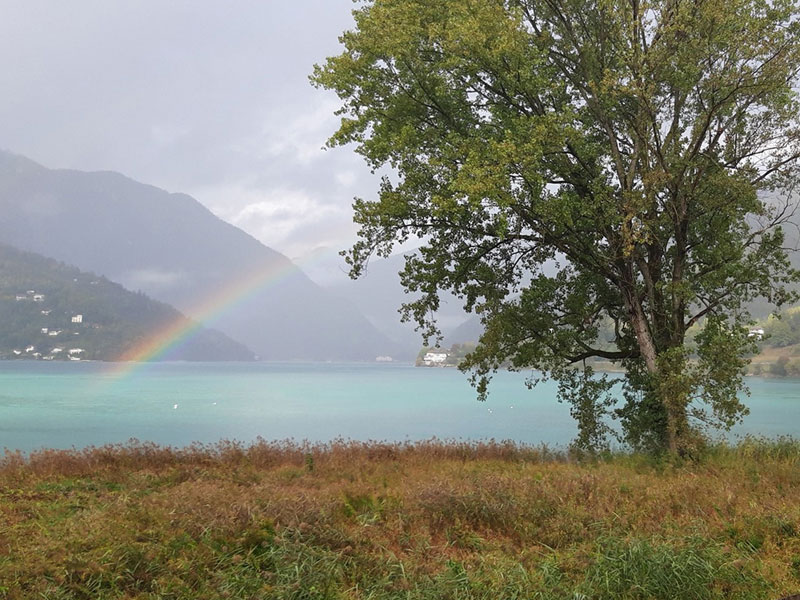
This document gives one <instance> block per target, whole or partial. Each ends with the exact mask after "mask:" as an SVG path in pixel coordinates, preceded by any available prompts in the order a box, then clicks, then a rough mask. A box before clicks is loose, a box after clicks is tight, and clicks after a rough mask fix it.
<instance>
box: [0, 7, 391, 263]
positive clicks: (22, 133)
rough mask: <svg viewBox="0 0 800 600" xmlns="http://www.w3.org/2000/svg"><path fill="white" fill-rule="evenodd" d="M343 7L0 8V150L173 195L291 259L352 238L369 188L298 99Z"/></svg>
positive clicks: (326, 97) (330, 47)
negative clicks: (355, 203)
mask: <svg viewBox="0 0 800 600" xmlns="http://www.w3.org/2000/svg"><path fill="white" fill-rule="evenodd" d="M353 6H354V5H353V3H352V2H351V1H350V0H294V1H289V2H285V1H284V2H277V1H274V0H257V1H256V0H252V1H248V0H236V1H229V2H222V1H221V0H220V1H210V0H191V1H176V0H168V1H165V0H119V1H116V0H74V1H70V2H64V1H63V0H49V1H40V0H2V2H0V53H1V54H0V55H2V56H3V57H4V60H3V67H2V69H0V91H1V92H2V93H0V148H3V149H6V150H9V151H12V152H15V153H18V154H22V155H25V156H28V157H29V158H32V159H33V160H36V161H37V162H40V163H42V164H44V165H45V166H47V167H52V168H74V169H81V170H113V171H119V172H121V173H123V174H125V175H128V176H130V177H132V178H134V179H137V180H139V181H142V182H145V183H150V184H153V185H156V186H158V187H161V188H164V189H167V190H169V191H173V192H186V193H189V194H191V195H192V196H194V197H195V198H197V199H198V200H199V201H200V202H202V203H203V204H205V205H206V206H207V207H208V208H210V209H211V210H212V211H213V212H214V213H216V214H217V215H219V216H220V217H222V218H223V219H225V220H227V221H230V222H231V223H234V224H236V225H238V226H240V227H242V228H243V229H245V230H246V231H248V232H249V233H251V234H252V235H254V236H255V237H257V238H258V239H259V240H261V241H262V242H264V243H265V244H267V245H268V246H271V247H273V248H275V249H277V250H279V251H281V252H284V253H285V254H287V255H289V256H290V257H299V256H303V255H305V254H307V253H308V252H310V251H311V250H313V249H315V248H317V247H319V246H329V247H334V248H337V249H338V248H342V247H345V246H347V245H348V244H349V243H350V242H352V240H353V239H354V236H355V227H354V226H353V225H352V222H351V208H350V204H351V202H352V198H353V196H354V195H360V196H370V195H372V194H373V193H374V191H375V189H376V187H377V182H376V180H375V177H374V176H372V175H371V174H370V173H369V170H368V168H367V167H366V166H365V165H364V164H363V162H362V161H361V159H360V158H359V157H358V156H356V155H355V153H354V152H353V149H352V148H344V149H341V148H340V149H334V150H327V151H324V150H322V149H321V148H322V146H323V145H324V142H325V140H326V139H327V138H328V136H329V135H330V134H331V133H332V132H333V131H334V130H335V128H336V125H337V118H336V117H335V116H334V115H333V111H334V110H335V109H336V108H337V106H338V100H337V98H336V97H335V96H334V95H332V94H330V93H329V92H325V91H321V90H317V89H315V88H313V87H312V86H311V85H310V84H309V83H308V75H309V74H310V73H311V71H312V68H313V64H314V63H315V62H322V61H323V60H324V58H325V57H326V56H328V55H331V54H336V53H338V52H339V51H340V50H339V43H338V39H337V38H338V36H339V34H340V33H341V32H342V31H343V30H345V29H347V28H349V27H351V26H352V17H351V14H350V11H351V10H352V8H353Z"/></svg>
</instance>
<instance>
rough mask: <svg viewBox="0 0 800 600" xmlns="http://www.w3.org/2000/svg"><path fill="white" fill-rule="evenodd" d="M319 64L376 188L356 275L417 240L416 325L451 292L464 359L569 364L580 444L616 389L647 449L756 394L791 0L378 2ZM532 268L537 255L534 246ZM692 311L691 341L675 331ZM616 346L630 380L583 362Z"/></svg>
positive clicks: (684, 327)
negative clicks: (467, 326)
mask: <svg viewBox="0 0 800 600" xmlns="http://www.w3.org/2000/svg"><path fill="white" fill-rule="evenodd" d="M354 15H355V22H356V25H355V28H354V29H353V30H352V31H348V32H345V33H344V34H343V36H342V37H341V41H342V43H343V45H344V52H343V53H342V54H341V55H339V56H335V57H332V58H329V59H328V60H327V62H326V63H325V64H324V65H322V66H318V67H317V68H316V70H315V73H314V75H313V77H312V79H313V81H314V82H315V84H317V85H319V86H321V87H324V88H328V89H332V90H335V91H336V92H337V93H338V95H339V97H340V98H341V99H342V101H343V106H342V108H341V110H340V111H339V114H340V115H341V117H342V118H341V127H340V128H339V130H338V131H337V132H336V133H335V134H334V135H333V137H332V138H331V141H330V143H331V144H332V145H338V144H348V143H351V142H355V144H356V145H357V151H358V152H359V153H360V154H362V155H363V156H364V157H365V158H366V160H367V162H368V163H369V164H370V165H371V166H372V167H373V168H375V169H378V168H381V167H385V166H388V167H389V169H388V171H387V172H390V173H391V175H390V176H387V177H385V178H384V179H383V182H382V184H381V186H380V190H379V195H378V198H377V199H375V200H361V199H357V200H356V202H355V204H354V208H355V219H356V221H357V223H359V224H360V226H361V229H360V240H359V241H358V242H357V243H356V244H355V246H354V247H353V248H352V249H351V250H350V252H349V255H348V257H349V261H350V262H351V264H352V274H353V275H354V276H357V275H358V274H360V273H361V272H362V271H363V269H364V267H365V265H366V263H367V261H368V260H369V258H370V256H371V255H373V254H374V253H377V254H379V255H388V254H389V253H390V252H391V250H392V248H393V246H394V244H396V243H397V242H403V241H406V240H407V239H409V237H411V236H418V237H419V238H420V239H421V240H422V241H423V246H422V248H421V249H420V251H419V253H418V254H417V255H416V256H415V257H412V258H410V259H409V260H408V261H407V264H406V268H405V270H404V271H403V273H402V274H401V275H402V281H403V284H404V285H405V287H406V288H407V289H408V290H409V291H411V292H416V293H417V294H418V300H416V301H414V302H411V303H409V304H408V305H406V306H405V310H406V313H407V315H409V316H411V317H413V318H415V319H416V320H417V321H418V322H419V323H420V325H421V326H422V327H423V328H424V331H425V333H427V334H431V335H436V333H437V330H436V326H435V322H434V321H433V320H432V318H431V315H434V314H435V311H436V309H437V307H438V298H439V292H440V291H441V290H451V291H453V292H454V293H456V294H457V295H459V296H460V297H462V298H463V299H464V301H465V306H466V308H467V309H468V310H476V311H477V312H479V313H480V314H481V318H482V320H483V322H484V325H485V333H484V334H483V336H482V338H481V340H480V344H479V346H478V348H477V349H476V350H475V352H473V353H472V354H471V355H470V356H469V357H468V360H467V361H466V363H465V367H467V368H470V369H473V371H474V375H473V376H474V379H475V381H476V383H477V385H478V388H479V392H480V393H481V394H485V391H486V381H487V378H488V376H489V375H490V374H491V373H492V372H494V371H495V370H497V369H498V368H501V367H506V366H510V367H511V368H514V369H523V368H526V369H527V368H532V369H536V370H538V371H541V373H543V374H544V375H545V376H552V377H555V378H557V379H558V380H559V382H560V384H561V385H560V389H561V397H562V399H564V400H567V401H569V402H571V403H572V411H573V415H574V416H575V417H576V418H577V419H578V424H579V428H580V435H579V438H578V440H577V443H578V445H580V446H583V447H597V446H598V445H602V444H603V443H604V437H605V434H606V433H607V427H606V420H605V418H604V417H605V415H607V414H608V413H609V412H611V411H613V412H614V414H615V416H617V417H618V418H619V419H620V420H621V423H622V429H623V431H624V435H625V436H626V439H627V441H628V442H629V443H630V444H631V445H633V446H635V447H640V448H646V449H650V450H655V451H658V450H668V451H670V452H682V451H687V450H691V448H692V447H693V445H694V444H695V443H696V441H697V440H698V439H699V437H698V434H699V433H700V431H701V430H702V429H703V428H704V427H705V426H722V427H730V426H731V425H733V424H734V423H735V422H737V421H738V420H739V419H740V418H741V417H742V415H743V414H745V413H746V408H745V407H744V406H743V405H742V404H741V403H740V402H739V400H738V399H737V394H738V393H739V392H740V391H741V390H742V389H743V388H744V386H743V379H742V375H743V367H744V366H745V364H746V362H745V359H744V358H743V357H744V356H745V353H746V351H747V350H748V349H749V346H750V344H749V342H748V338H747V330H746V325H747V323H748V322H749V315H748V313H747V311H746V309H745V307H746V304H747V303H748V302H749V301H751V300H753V299H755V298H758V297H766V298H767V299H769V300H770V301H772V302H774V303H776V304H780V303H782V302H784V301H786V300H787V299H789V298H791V294H790V293H789V292H788V291H787V287H786V286H787V284H788V283H790V282H792V281H793V280H795V279H796V278H797V273H796V272H795V271H793V270H792V269H791V268H790V266H789V263H788V261H787V257H786V250H785V248H784V247H783V245H784V243H783V239H784V238H783V233H782V229H781V224H782V223H784V222H785V221H786V219H787V218H788V217H789V216H790V214H791V202H790V198H791V194H792V192H793V188H794V186H795V184H796V183H797V181H798V156H800V129H798V108H799V107H798V101H797V97H796V93H795V90H794V86H795V84H796V81H797V75H798V67H800V60H799V59H800V53H799V52H800V41H799V39H798V33H800V27H799V26H798V25H799V24H798V10H797V6H796V5H795V3H794V2H793V1H791V0H374V1H370V2H365V3H363V5H362V6H360V7H359V8H357V9H356V10H355V11H354ZM543 267H544V268H543ZM694 325H699V326H701V332H700V333H699V334H698V335H696V336H695V337H694V340H693V341H692V344H691V345H690V344H689V343H688V342H687V331H688V330H689V329H690V328H691V327H692V326H694ZM606 328H607V329H608V330H611V331H613V334H612V336H611V337H613V339H611V340H607V341H608V342H610V343H606V342H605V341H604V339H603V336H602V335H601V333H602V331H603V330H604V329H606ZM594 357H598V358H601V359H605V360H610V361H614V362H616V363H618V364H619V365H620V366H621V367H623V368H624V372H625V377H624V385H623V389H624V400H622V401H621V406H619V407H617V408H616V409H614V408H613V405H614V404H615V400H614V395H613V394H612V390H611V389H610V388H611V381H610V380H609V379H608V378H607V377H606V376H601V375H598V374H596V373H594V372H593V371H592V369H591V367H590V366H587V363H586V361H587V360H588V359H591V358H594Z"/></svg>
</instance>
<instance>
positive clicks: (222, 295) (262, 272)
mask: <svg viewBox="0 0 800 600" xmlns="http://www.w3.org/2000/svg"><path fill="white" fill-rule="evenodd" d="M313 261H314V259H313V258H312V259H311V260H310V261H306V262H313ZM298 272H301V270H300V268H299V267H298V265H297V264H295V263H293V262H291V261H289V260H288V259H284V260H283V261H281V263H280V264H275V263H274V262H273V263H272V264H264V265H261V266H259V267H257V268H255V269H252V270H249V271H246V272H245V273H244V274H242V275H240V276H238V277H236V278H234V279H233V280H231V281H229V282H227V283H226V284H225V285H224V286H223V287H221V288H220V289H219V290H217V291H216V292H215V293H213V294H211V295H210V296H208V297H206V298H203V299H202V300H201V301H200V302H198V303H197V304H195V305H194V306H192V307H190V308H189V309H187V310H185V311H182V313H181V315H180V316H179V317H176V319H175V320H174V321H173V322H172V323H170V324H169V325H167V326H166V327H162V328H160V329H159V330H158V331H155V332H153V333H152V334H151V335H149V336H147V337H145V338H144V339H142V340H140V341H139V342H138V343H137V344H136V345H134V346H133V347H132V348H130V349H129V350H128V351H126V352H125V354H124V355H123V356H122V357H120V359H119V361H117V362H114V363H109V364H110V365H112V367H111V369H109V373H108V374H109V375H110V376H111V378H112V379H114V380H116V379H118V378H122V377H125V376H126V375H129V374H130V373H132V372H133V371H135V370H136V368H137V367H138V366H139V365H141V364H143V363H147V362H152V361H155V360H158V359H160V358H162V357H164V356H165V355H166V354H168V353H169V352H170V351H171V350H173V349H175V348H176V347H178V346H180V345H181V344H182V343H184V342H185V341H186V340H188V339H189V338H191V336H192V335H193V334H194V333H195V332H197V331H199V330H200V329H202V328H203V327H205V326H206V325H208V324H209V323H211V322H213V321H214V320H215V319H218V318H219V317H221V316H223V315H224V314H225V313H227V312H228V311H230V310H232V309H233V308H235V307H236V306H238V305H240V304H242V303H244V302H246V301H247V300H249V299H250V298H252V297H253V296H255V295H257V294H258V293H260V292H262V291H263V290H265V289H267V288H269V287H270V286H273V285H275V284H277V283H279V282H280V281H282V280H283V279H285V278H286V277H288V276H289V275H292V274H295V273H298ZM184 315H186V316H184Z"/></svg>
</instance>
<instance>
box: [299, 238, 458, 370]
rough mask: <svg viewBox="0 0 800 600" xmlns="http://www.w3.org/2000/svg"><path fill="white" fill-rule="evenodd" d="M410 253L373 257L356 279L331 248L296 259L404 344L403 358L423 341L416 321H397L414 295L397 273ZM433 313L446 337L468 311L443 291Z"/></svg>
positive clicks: (326, 285) (382, 329) (341, 258)
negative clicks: (435, 312) (402, 282)
mask: <svg viewBox="0 0 800 600" xmlns="http://www.w3.org/2000/svg"><path fill="white" fill-rule="evenodd" d="M413 252H414V251H413V250H412V251H410V252H409V253H413ZM409 253H405V254H395V255H393V256H390V257H389V258H377V257H374V258H373V259H372V260H371V261H370V263H369V265H368V267H367V269H366V271H365V272H364V274H363V275H362V276H361V277H359V278H358V279H355V280H353V279H351V278H350V277H349V275H348V272H349V267H348V266H347V264H346V263H345V260H344V258H343V257H342V256H340V255H339V253H338V252H337V251H335V250H333V249H331V248H316V249H315V250H314V251H313V252H311V253H310V254H309V255H307V256H304V257H302V258H301V259H299V260H298V262H299V264H300V266H301V267H302V269H303V270H304V271H305V272H306V273H307V274H308V275H309V277H310V278H311V279H313V280H314V281H315V282H316V283H318V284H319V285H321V286H322V287H324V288H326V289H327V290H329V291H330V292H331V293H332V294H334V295H336V296H338V297H340V298H344V299H346V300H347V301H349V302H351V303H352V304H354V305H355V306H356V307H358V309H359V310H360V311H361V313H362V314H364V316H366V317H367V319H369V321H370V323H372V324H373V325H374V326H375V327H376V328H377V329H378V330H380V331H381V332H382V333H383V334H385V335H386V336H388V337H389V338H391V339H392V340H394V341H396V342H397V343H398V344H400V345H401V346H402V347H403V349H404V350H405V357H406V358H413V357H415V356H416V355H417V352H418V351H419V348H420V346H421V345H422V337H421V335H420V333H419V332H416V331H414V328H415V327H416V324H415V323H401V322H400V312H399V309H400V306H401V304H403V303H404V302H409V301H411V300H412V299H413V296H411V295H409V294H407V293H406V292H405V290H404V289H403V286H402V285H401V284H400V275H399V272H400V271H402V269H403V267H404V266H405V256H406V254H409ZM436 317H437V321H438V323H439V327H440V328H441V329H442V332H443V333H444V335H445V338H446V339H449V335H448V334H449V333H450V332H451V331H453V330H454V329H456V328H458V327H459V326H461V325H462V324H463V323H465V322H466V321H468V320H469V319H470V317H471V315H470V314H468V313H466V312H465V311H464V309H463V302H462V301H461V300H459V299H458V298H456V297H455V296H453V295H452V294H447V293H443V294H442V295H441V305H440V308H439V311H438V312H437V315H436Z"/></svg>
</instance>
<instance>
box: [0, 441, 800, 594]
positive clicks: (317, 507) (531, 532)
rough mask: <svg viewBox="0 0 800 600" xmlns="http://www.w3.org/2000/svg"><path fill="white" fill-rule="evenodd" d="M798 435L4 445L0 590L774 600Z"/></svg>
mask: <svg viewBox="0 0 800 600" xmlns="http://www.w3.org/2000/svg"><path fill="white" fill-rule="evenodd" d="M798 492H800V444H798V443H794V442H791V441H778V442H769V443H766V442H756V441H747V442H744V443H742V444H740V445H739V446H737V447H735V448H726V447H719V448H715V449H712V450H711V451H709V454H708V456H706V457H705V458H704V459H703V460H702V461H701V462H698V463H683V464H672V463H669V462H658V461H654V460H651V459H647V458H645V457H640V456H630V455H619V456H612V457H607V458H605V459H603V460H598V461H594V462H585V463H577V462H575V461H572V460H570V458H569V457H567V456H565V455H561V454H557V453H552V452H550V451H548V450H546V449H542V448H528V447H519V446H515V445H513V444H506V443H485V444H458V443H441V442H436V441H432V442H427V443H420V444H379V443H370V444H360V443H347V442H335V443H332V444H329V445H317V446H311V445H302V444H294V443H291V442H285V443H267V442H261V443H258V444H255V445H252V446H249V447H243V446H241V445H237V444H233V443H222V444H219V445H216V446H192V447H189V448H185V449H173V448H162V447H157V446H154V445H149V444H139V443H131V444H129V445H125V446H114V447H104V448H93V449H87V450H84V451H69V452H64V451H43V452H36V453H34V454H32V455H31V456H30V457H23V456H22V455H19V454H6V456H5V459H4V460H2V461H0V596H2V594H5V597H7V598H9V599H17V598H52V599H63V598H87V599H88V598H187V599H188V598H298V599H299V598H309V599H311V598H319V599H327V598H343V599H345V598H352V599H356V598H358V599H361V598H363V599H367V598H375V599H377V598H409V599H410V598H415V599H416V598H454V599H455V598H459V599H460V598H486V599H490V598H491V599H496V598H543V599H547V598H553V599H566V598H580V597H585V598H609V599H610V598H678V597H684V598H770V597H774V598H779V597H782V596H785V595H789V594H790V593H794V592H797V591H798V590H800V501H798Z"/></svg>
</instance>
